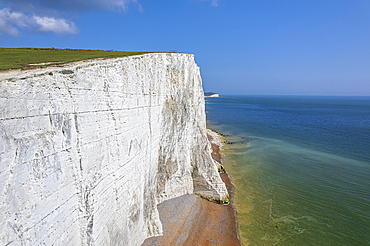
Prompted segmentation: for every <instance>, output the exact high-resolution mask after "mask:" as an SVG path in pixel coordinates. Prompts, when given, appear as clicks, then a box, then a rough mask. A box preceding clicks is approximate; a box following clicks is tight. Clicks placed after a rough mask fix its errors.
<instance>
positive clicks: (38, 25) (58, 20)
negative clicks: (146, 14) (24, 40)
mask: <svg viewBox="0 0 370 246" xmlns="http://www.w3.org/2000/svg"><path fill="white" fill-rule="evenodd" d="M130 4H132V5H135V6H136V7H137V10H138V11H139V12H141V13H142V12H143V11H144V8H143V7H142V5H141V4H140V3H139V2H138V0H0V5H3V6H7V7H5V8H3V9H0V35H1V34H2V33H6V34H9V35H11V36H20V35H21V31H20V30H21V29H25V30H27V31H28V32H53V33H55V34H75V33H78V32H79V30H78V28H77V27H76V25H75V23H74V22H72V21H69V20H67V19H66V18H64V17H66V16H71V14H72V15H74V16H77V15H78V14H79V13H86V12H91V11H117V12H126V11H127V9H128V6H129V5H130Z"/></svg>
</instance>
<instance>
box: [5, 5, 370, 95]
mask: <svg viewBox="0 0 370 246" xmlns="http://www.w3.org/2000/svg"><path fill="white" fill-rule="evenodd" d="M0 47H45V48H49V47H54V48H76V49H102V50H122V51H178V52H185V53H192V54H194V55H195V61H196V62H197V64H198V65H199V67H200V68H201V75H202V78H203V86H204V90H205V91H212V92H217V93H220V94H234V95H236V94H244V95H340V96H342V95H344V96H345V95H354V96H358V95H362V96H370V1H369V0H299V1H297V0H250V1H249V0H244V1H241V0H239V1H236V0H208V1H207V0H176V1H174V0H171V1H170V0H168V1H149V0H63V1H60V0H0Z"/></svg>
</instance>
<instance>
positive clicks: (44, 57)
mask: <svg viewBox="0 0 370 246" xmlns="http://www.w3.org/2000/svg"><path fill="white" fill-rule="evenodd" d="M143 53H146V52H126V51H110V50H109V51H108V50H82V49H54V48H0V71H3V70H8V69H17V68H18V69H30V68H35V67H44V66H51V65H54V66H55V65H61V64H64V63H68V62H74V61H82V60H87V59H93V58H115V57H123V56H131V55H139V54H143Z"/></svg>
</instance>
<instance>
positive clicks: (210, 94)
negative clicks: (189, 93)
mask: <svg viewBox="0 0 370 246" xmlns="http://www.w3.org/2000/svg"><path fill="white" fill-rule="evenodd" d="M219 96H220V95H219V94H217V93H214V92H205V93H204V97H219Z"/></svg>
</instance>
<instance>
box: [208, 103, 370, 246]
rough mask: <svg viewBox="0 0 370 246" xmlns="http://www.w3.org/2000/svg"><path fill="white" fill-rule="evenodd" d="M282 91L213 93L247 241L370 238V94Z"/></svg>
mask: <svg viewBox="0 0 370 246" xmlns="http://www.w3.org/2000/svg"><path fill="white" fill-rule="evenodd" d="M282 99H284V98H267V99H266V98H264V97H258V98H256V97H236V98H235V97H226V98H215V99H210V100H208V104H207V110H208V114H207V117H208V118H207V119H208V120H209V127H211V128H213V129H215V130H217V131H219V132H221V133H224V134H225V135H226V137H225V139H226V141H228V142H229V144H227V145H225V146H224V150H223V158H224V165H225V167H226V169H227V171H228V173H229V174H230V176H231V178H232V181H233V183H234V184H235V189H236V192H235V198H234V204H235V206H236V209H237V219H238V224H239V233H240V237H241V241H242V243H243V245H370V209H369V205H370V188H369V187H370V157H369V155H370V154H369V153H368V152H365V153H364V151H358V149H357V150H356V151H351V150H352V149H356V147H357V148H360V150H361V149H364V150H365V149H370V147H369V139H370V138H367V137H370V124H369V125H367V124H366V122H364V121H368V122H370V100H364V101H357V103H358V105H357V104H356V102H353V101H350V102H346V101H345V100H342V99H341V98H339V99H335V100H337V101H333V100H334V99H327V100H328V101H325V100H322V99H321V101H320V102H319V103H314V102H312V101H310V100H315V98H308V99H307V98H306V99H305V100H304V101H302V100H301V98H298V101H297V99H295V98H288V100H287V99H284V100H283V101H282ZM319 99H320V98H319ZM307 100H308V102H307ZM266 101H267V102H266ZM333 105H334V106H333ZM350 105H352V106H350ZM319 106H320V107H319ZM318 108H319V109H318ZM343 108H344V109H345V110H342V109H343ZM320 109H321V111H320ZM367 109H369V111H367ZM356 110H363V111H361V112H356ZM332 114H333V115H338V114H339V115H340V116H337V118H333V115H332ZM300 117H304V118H305V119H300ZM338 117H341V118H338ZM282 122H283V123H284V124H283V125H280V124H281V123H282ZM359 131H360V132H359ZM341 132H343V134H340V133H341ZM348 132H350V134H349V133H348ZM346 134H347V135H346ZM356 134H357V135H356ZM343 135H344V136H346V138H343ZM364 144H365V145H366V144H367V146H365V148H364V146H363V145H364ZM356 145H357V146H356ZM360 145H361V146H360Z"/></svg>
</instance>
